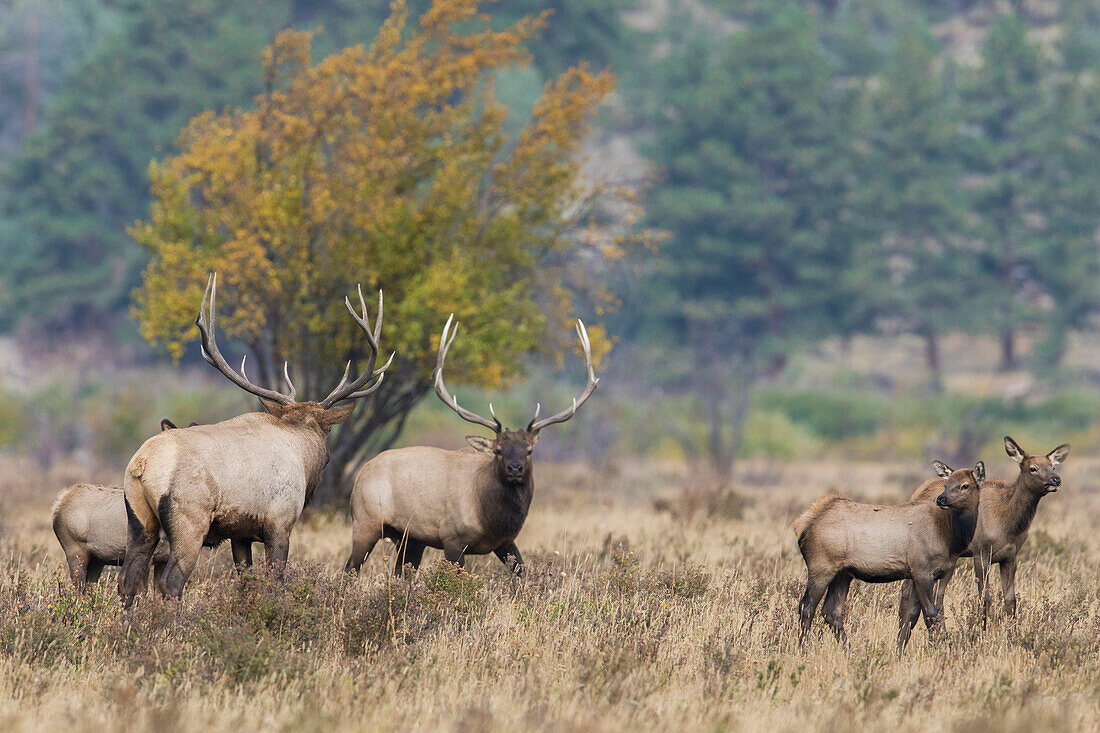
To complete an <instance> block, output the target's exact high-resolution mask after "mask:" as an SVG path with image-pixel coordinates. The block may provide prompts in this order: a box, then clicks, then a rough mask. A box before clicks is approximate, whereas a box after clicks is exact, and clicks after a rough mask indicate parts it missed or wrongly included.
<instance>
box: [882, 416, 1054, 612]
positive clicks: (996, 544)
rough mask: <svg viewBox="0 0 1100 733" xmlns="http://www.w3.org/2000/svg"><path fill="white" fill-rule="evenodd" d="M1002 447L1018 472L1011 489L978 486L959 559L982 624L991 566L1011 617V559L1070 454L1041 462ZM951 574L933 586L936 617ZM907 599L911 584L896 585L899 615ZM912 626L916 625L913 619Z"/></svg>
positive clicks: (923, 497) (928, 497)
mask: <svg viewBox="0 0 1100 733" xmlns="http://www.w3.org/2000/svg"><path fill="white" fill-rule="evenodd" d="M1004 444H1005V452H1006V453H1007V454H1008V456H1009V458H1011V459H1012V460H1013V461H1015V462H1016V463H1017V464H1018V465H1019V467H1020V472H1019V474H1018V475H1017V476H1016V480H1015V482H1013V483H1011V484H1010V483H1007V482H1005V481H1002V480H1001V479H996V478H990V479H988V480H986V482H985V484H984V485H983V486H982V504H981V508H980V509H979V511H978V525H977V528H976V529H975V531H974V538H973V540H972V541H971V543H970V546H969V547H967V548H966V550H964V551H963V553H962V555H961V556H962V557H973V558H974V575H975V578H976V580H977V583H978V597H979V598H980V599H981V603H982V621H983V623H984V622H985V618H986V616H987V615H988V613H989V606H990V604H991V602H992V599H991V597H990V591H989V572H990V566H991V565H992V564H994V563H996V564H998V565H999V566H1000V571H1001V589H1002V591H1003V593H1004V607H1005V613H1007V614H1008V615H1009V616H1015V615H1016V556H1017V554H1018V553H1019V552H1020V548H1021V547H1023V545H1024V542H1026V541H1027V536H1028V532H1029V531H1030V529H1031V522H1032V520H1034V519H1035V511H1036V510H1037V509H1038V507H1039V501H1040V500H1041V499H1042V498H1043V497H1044V496H1046V495H1047V494H1050V493H1053V492H1055V491H1057V490H1058V487H1059V486H1061V485H1062V478H1061V477H1060V476H1059V475H1058V471H1057V469H1058V466H1059V464H1061V463H1062V462H1063V461H1065V460H1066V456H1068V455H1069V448H1070V447H1069V445H1068V444H1066V443H1063V444H1062V445H1060V446H1058V447H1057V448H1055V449H1054V450H1052V451H1051V452H1050V453H1047V454H1046V455H1045V456H1032V455H1028V454H1027V453H1026V452H1024V450H1023V449H1022V448H1021V447H1020V445H1019V444H1018V443H1017V442H1016V441H1015V440H1013V439H1012V438H1011V437H1009V436H1007V435H1006V436H1005V438H1004ZM942 485H943V482H942V481H935V480H932V481H926V482H925V483H923V484H921V486H920V487H918V488H917V490H916V491H915V492H913V496H912V497H911V500H912V501H919V502H925V503H927V502H930V501H932V500H933V499H934V498H935V497H936V495H937V493H938V492H939V491H941V490H942ZM954 572H955V569H954V567H952V568H951V571H950V572H948V573H947V574H946V575H945V576H944V577H943V580H942V581H941V582H940V583H939V584H938V586H937V590H936V598H935V603H936V609H937V612H938V613H939V614H940V615H942V613H943V596H944V592H945V591H946V588H947V584H948V583H949V582H950V581H951V577H952V576H953V575H954ZM913 593H914V589H913V588H912V585H911V584H909V583H905V584H903V585H902V590H901V606H902V608H903V609H904V607H906V606H908V605H910V604H911V603H912V597H913ZM913 623H916V619H914V620H913Z"/></svg>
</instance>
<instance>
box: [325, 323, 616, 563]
mask: <svg viewBox="0 0 1100 733" xmlns="http://www.w3.org/2000/svg"><path fill="white" fill-rule="evenodd" d="M453 318H454V316H453V315H452V316H451V318H448V319H447V324H446V325H445V326H444V328H443V337H442V339H441V340H440V342H439V354H438V358H437V362H436V369H435V374H434V375H433V378H434V381H435V392H436V394H437V395H439V398H440V399H441V400H443V402H444V404H446V405H447V406H448V407H450V408H451V409H452V410H454V411H455V412H457V413H458V414H459V416H460V417H461V418H462V419H463V420H467V421H469V422H472V423H474V424H476V425H482V426H484V427H486V428H489V429H490V430H492V431H493V433H495V437H494V438H492V439H489V438H483V437H481V436H468V437H467V438H466V441H467V442H468V443H469V444H470V446H471V448H464V449H462V450H442V449H439V448H428V447H424V446H416V447H411V448H400V449H396V450H388V451H384V452H382V453H380V454H378V455H377V456H375V457H374V458H373V459H371V460H370V461H368V462H367V463H366V464H365V465H364V466H363V467H362V468H361V469H359V473H358V474H357V475H356V477H355V485H354V488H353V489H352V492H351V512H352V520H353V526H352V542H351V555H350V556H349V557H348V561H347V564H346V565H345V567H344V569H345V571H348V572H351V571H356V572H357V571H358V570H359V568H360V566H361V565H362V564H363V561H364V560H366V558H367V556H368V555H369V554H370V552H371V550H373V549H374V546H375V544H376V543H377V542H378V540H380V539H382V537H388V538H390V539H391V540H393V541H394V542H395V543H396V544H397V545H398V552H397V560H396V561H395V562H394V568H393V572H394V574H395V575H400V574H401V572H402V570H403V568H404V565H405V563H409V564H411V565H412V566H413V567H414V568H417V567H419V566H420V560H421V558H422V557H423V554H424V548H425V547H434V548H436V549H440V550H443V553H444V555H445V556H446V558H447V560H449V561H450V562H454V563H458V564H459V565H462V564H463V563H464V559H465V556H466V555H485V554H488V553H490V552H492V553H495V554H496V556H497V557H498V558H500V561H501V562H503V563H504V564H505V565H508V563H509V558H512V560H511V562H512V570H513V571H514V572H515V573H516V574H520V573H522V572H523V557H522V556H521V555H520V553H519V550H518V549H517V548H516V544H515V539H516V535H518V534H519V531H520V529H521V528H522V527H523V522H524V520H526V518H527V511H528V509H529V508H530V506H531V498H532V495H533V493H534V477H533V475H532V471H533V469H532V465H531V451H532V450H533V449H534V447H535V443H536V441H538V439H539V433H540V432H541V431H542V429H543V428H545V427H547V426H549V425H553V424H555V423H560V422H565V421H566V420H569V419H570V418H571V417H573V415H574V414H576V412H577V408H578V407H580V406H581V405H583V404H584V402H585V401H586V400H587V399H588V398H589V397H590V396H591V395H592V392H593V391H594V390H595V389H596V385H597V384H598V383H599V380H598V379H597V378H596V374H595V372H594V371H593V368H592V348H591V345H590V344H589V341H588V332H587V331H585V328H584V324H583V323H581V322H580V321H579V320H578V321H577V335H578V337H579V338H580V342H581V347H582V349H583V350H584V358H585V364H586V366H587V367H588V383H587V385H586V386H585V388H584V391H583V392H582V393H581V396H580V397H574V398H573V405H572V406H571V407H569V408H567V409H565V410H563V411H562V412H559V413H557V414H556V415H552V416H550V417H546V418H543V419H541V420H540V419H539V408H538V407H536V408H535V416H534V418H532V419H531V422H529V423H528V424H527V427H526V428H525V429H523V430H506V429H504V426H503V425H502V424H501V422H500V420H499V419H497V416H496V413H495V412H493V406H492V405H489V414H490V415H492V417H493V419H492V421H489V420H486V419H485V418H484V417H481V416H479V415H477V414H475V413H473V412H470V411H469V410H467V409H465V408H463V407H460V406H459V404H458V401H457V400H455V398H454V397H453V396H451V394H450V393H449V392H448V391H447V387H446V385H445V384H444V382H443V362H444V360H445V359H446V358H447V351H448V349H450V346H451V343H452V342H453V341H454V334H455V331H457V325H456V326H455V329H454V330H452V329H451V322H452V319H453ZM448 334H449V336H448Z"/></svg>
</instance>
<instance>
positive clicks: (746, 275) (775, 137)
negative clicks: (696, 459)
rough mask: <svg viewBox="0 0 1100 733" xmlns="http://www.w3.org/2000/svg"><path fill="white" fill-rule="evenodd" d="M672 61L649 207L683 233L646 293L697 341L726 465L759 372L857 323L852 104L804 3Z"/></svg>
mask: <svg viewBox="0 0 1100 733" xmlns="http://www.w3.org/2000/svg"><path fill="white" fill-rule="evenodd" d="M660 71H661V73H663V74H664V75H665V80H664V83H663V84H662V88H663V89H665V90H666V93H665V96H664V97H663V98H662V99H660V100H658V103H657V104H655V105H654V107H655V109H656V110H657V115H656V118H655V119H654V120H653V124H654V128H655V140H654V144H653V146H652V148H651V151H650V155H651V157H652V159H653V161H654V162H655V163H656V164H657V165H658V166H660V167H661V168H662V169H663V170H664V171H665V179H664V181H663V183H662V185H661V186H660V188H659V189H658V190H656V191H655V193H654V194H653V196H652V197H651V201H650V216H651V220H652V222H653V223H654V224H656V225H659V226H661V227H663V228H667V229H668V230H670V232H671V237H670V239H669V240H668V241H667V242H666V243H665V245H664V246H663V247H662V250H661V255H660V261H659V263H658V265H657V266H656V272H655V273H654V275H653V278H652V282H651V285H650V287H649V288H648V291H649V292H650V293H652V294H653V299H652V302H650V303H649V304H648V305H649V310H650V312H651V313H652V314H653V318H652V327H653V329H654V331H655V335H654V339H655V341H656V342H657V343H665V344H668V345H669V346H677V347H686V353H688V354H689V356H688V357H687V359H686V360H685V361H686V362H687V363H688V366H689V369H690V374H689V375H687V378H688V379H689V380H690V384H691V387H692V388H693V389H694V390H696V391H697V392H699V393H700V394H701V397H702V400H703V404H704V410H705V412H706V422H707V425H708V432H709V436H708V438H707V445H708V452H709V454H710V457H711V460H712V462H713V465H714V468H715V469H716V470H717V471H718V473H719V474H720V475H721V474H725V473H726V472H727V471H728V470H729V468H730V466H731V465H732V462H733V460H734V459H735V457H736V455H737V450H738V448H739V445H740V440H741V431H742V426H743V424H744V420H745V417H746V414H747V411H748V405H749V398H750V396H751V394H752V389H753V387H754V386H755V385H756V383H757V382H758V381H759V380H760V379H761V378H763V377H765V376H766V375H768V374H770V373H772V372H774V371H775V370H776V369H777V368H779V367H780V366H781V365H782V363H783V360H784V359H785V356H786V354H787V353H788V352H789V350H790V348H791V346H792V345H794V344H797V343H799V342H800V341H804V340H806V339H811V338H814V339H816V338H820V337H822V336H824V335H826V334H829V333H834V332H836V331H837V330H838V329H839V328H841V326H842V324H844V323H846V322H848V321H849V320H850V312H849V310H848V309H849V307H850V305H851V304H852V302H853V300H854V298H853V297H852V293H850V292H844V291H845V283H846V282H847V280H846V275H845V273H846V269H847V266H848V264H849V263H850V260H851V256H852V254H853V252H854V250H853V249H852V248H851V246H850V243H849V242H847V241H846V240H845V239H844V232H843V231H842V230H841V229H840V228H839V227H837V226H836V224H837V222H838V221H840V220H841V219H842V218H843V217H842V209H843V207H844V197H845V185H846V184H845V181H846V180H847V179H848V178H849V177H850V176H849V173H850V171H849V170H848V169H847V167H846V166H847V165H848V161H849V158H848V156H847V155H846V151H847V141H846V138H845V131H846V127H845V125H844V124H843V119H842V116H841V113H842V111H843V109H844V106H843V105H842V104H841V102H842V101H843V100H842V99H841V98H840V96H839V95H838V93H837V92H836V91H834V90H833V88H832V86H831V78H830V73H829V69H828V63H827V62H826V60H825V58H824V57H823V55H822V53H821V50H820V48H819V46H818V43H817V40H816V37H815V29H814V25H813V21H812V18H811V17H810V16H809V15H808V14H807V13H806V11H805V10H803V9H801V8H798V7H795V6H789V5H785V6H783V7H782V8H780V9H779V10H777V11H776V12H775V13H774V15H773V16H772V18H771V19H770V20H769V21H768V22H766V23H764V24H762V25H760V26H757V27H752V28H749V29H746V30H744V31H742V32H739V33H737V34H735V35H733V36H732V37H730V39H729V40H728V42H726V43H724V44H721V46H720V47H718V48H717V49H716V48H715V45H710V44H707V43H706V42H705V40H703V38H702V35H700V36H699V37H697V38H696V39H695V40H693V41H688V43H687V45H686V46H685V47H684V48H683V49H682V53H678V54H674V55H673V56H671V57H670V58H669V59H667V60H666V61H664V62H663V63H662V65H661V69H660ZM677 361H680V360H677Z"/></svg>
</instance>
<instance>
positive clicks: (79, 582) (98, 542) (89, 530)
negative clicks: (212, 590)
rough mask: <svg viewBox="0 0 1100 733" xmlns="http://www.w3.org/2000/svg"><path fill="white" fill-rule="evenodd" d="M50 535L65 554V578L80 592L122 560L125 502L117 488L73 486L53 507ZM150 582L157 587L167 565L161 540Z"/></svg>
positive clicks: (166, 551) (166, 550) (125, 532)
mask: <svg viewBox="0 0 1100 733" xmlns="http://www.w3.org/2000/svg"><path fill="white" fill-rule="evenodd" d="M53 533H54V534H55V535H56V536H57V541H58V542H60V543H61V549H62V550H64V551H65V560H66V562H68V564H69V577H70V578H72V581H73V585H74V586H76V589H77V590H78V591H80V592H84V589H85V587H86V584H87V583H95V582H96V581H98V580H99V575H100V573H102V572H103V568H104V567H106V566H107V565H122V564H123V562H124V561H125V560H126V541H127V536H128V534H127V530H126V501H125V498H124V496H123V493H122V489H121V488H119V487H118V486H100V485H99V484H73V485H72V486H69V487H68V488H66V489H65V490H63V491H62V492H61V494H59V495H58V497H57V501H55V502H54V505H53ZM152 561H153V580H154V582H155V583H156V584H158V585H159V584H160V582H161V575H162V574H163V573H164V565H165V563H167V562H168V543H167V542H165V541H164V540H163V537H162V538H161V540H160V542H159V543H158V544H157V545H156V548H155V550H154V552H153V557H152Z"/></svg>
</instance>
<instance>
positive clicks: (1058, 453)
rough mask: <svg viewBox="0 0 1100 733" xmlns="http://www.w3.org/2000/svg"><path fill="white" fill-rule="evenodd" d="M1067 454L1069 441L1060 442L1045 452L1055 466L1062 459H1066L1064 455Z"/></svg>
mask: <svg viewBox="0 0 1100 733" xmlns="http://www.w3.org/2000/svg"><path fill="white" fill-rule="evenodd" d="M1068 455H1069V443H1062V444H1061V445H1060V446H1058V447H1057V448H1055V449H1054V450H1052V451H1051V452H1050V453H1047V458H1049V459H1050V462H1051V463H1053V464H1054V465H1055V466H1057V465H1058V464H1059V463H1061V462H1062V461H1064V460H1066V456H1068Z"/></svg>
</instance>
